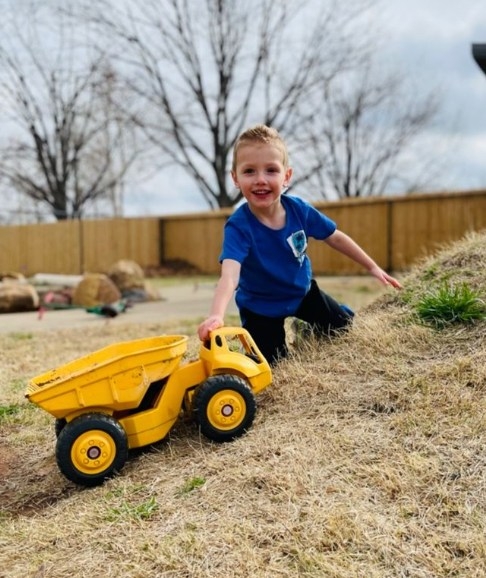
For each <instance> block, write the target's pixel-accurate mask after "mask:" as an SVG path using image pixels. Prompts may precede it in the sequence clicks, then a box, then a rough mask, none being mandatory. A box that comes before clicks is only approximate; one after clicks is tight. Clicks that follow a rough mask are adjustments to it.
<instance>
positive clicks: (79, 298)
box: [73, 273, 121, 307]
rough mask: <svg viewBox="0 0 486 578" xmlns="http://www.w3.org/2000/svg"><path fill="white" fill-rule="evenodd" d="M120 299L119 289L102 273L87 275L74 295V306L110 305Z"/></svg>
mask: <svg viewBox="0 0 486 578" xmlns="http://www.w3.org/2000/svg"><path fill="white" fill-rule="evenodd" d="M120 299H121V293H120V290H119V289H118V287H117V286H116V285H115V284H114V283H113V281H112V280H111V279H110V278H109V277H108V276H107V275H104V274H102V273H86V274H85V275H84V277H83V279H82V280H81V282H80V283H79V284H78V285H77V287H76V288H75V289H74V293H73V305H78V306H80V307H96V306H97V305H109V304H110V303H115V302H116V301H119V300H120Z"/></svg>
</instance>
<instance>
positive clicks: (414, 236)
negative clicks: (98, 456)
mask: <svg viewBox="0 0 486 578" xmlns="http://www.w3.org/2000/svg"><path fill="white" fill-rule="evenodd" d="M316 207H317V208H318V209H319V210H321V211H323V212H325V213H326V214H327V215H328V216H329V217H331V218H332V219H334V220H335V221H336V222H337V224H338V227H339V228H340V229H341V230H342V231H344V232H346V233H348V234H349V235H350V236H351V237H353V238H354V239H355V240H356V241H357V242H358V243H359V244H360V245H361V246H362V247H363V248H364V249H365V251H367V252H368V253H369V254H370V255H372V256H373V258H374V259H375V260H376V261H377V263H378V264H379V265H380V266H382V267H383V268H385V269H386V270H389V271H404V270H406V269H408V268H409V267H410V266H411V265H412V264H413V262H414V261H416V260H417V259H418V258H420V257H423V256H424V255H426V254H430V253H431V252H433V251H435V250H436V249H437V248H438V247H439V246H440V245H443V244H444V243H447V242H451V241H454V240H457V239H459V238H461V237H463V236H464V235H465V234H466V233H467V232H468V231H479V230H481V229H486V191H470V192H459V193H437V194H421V195H411V196H408V197H380V198H371V199H351V200H344V201H339V202H325V203H324V202H323V203H316ZM230 214H231V211H230V210H223V211H215V212H208V213H201V214H189V215H180V216H171V217H160V218H159V217H150V218H126V219H106V220H86V221H67V222H59V223H50V224H39V225H19V226H3V227H0V273H2V272H3V273H5V272H8V271H17V272H22V273H24V275H26V276H31V275H33V274H35V273H40V272H42V273H61V274H81V273H84V272H88V271H91V272H104V271H106V270H107V269H108V268H109V267H110V266H111V265H112V264H113V263H114V262H115V261H118V260H119V259H131V260H134V261H136V262H137V263H139V264H140V265H141V266H142V267H150V266H157V265H159V264H161V263H163V262H164V261H168V260H175V259H177V260H183V261H187V262H188V263H190V264H192V265H194V266H195V267H197V268H198V269H199V270H200V271H201V273H208V274H215V273H218V271H219V264H218V256H219V253H220V250H221V241H222V233H223V226H224V223H225V221H226V219H227V218H228V216H229V215H230ZM309 255H310V256H311V258H312V262H313V266H314V272H315V273H316V274H319V275H326V274H332V275H342V274H354V273H360V272H362V271H361V269H360V268H359V266H357V265H356V264H354V263H353V262H352V261H350V260H349V259H347V258H345V257H343V256H341V255H340V254H338V253H336V251H333V250H331V249H330V248H329V247H328V246H327V245H326V244H325V243H322V242H316V241H313V240H311V242H310V244H309Z"/></svg>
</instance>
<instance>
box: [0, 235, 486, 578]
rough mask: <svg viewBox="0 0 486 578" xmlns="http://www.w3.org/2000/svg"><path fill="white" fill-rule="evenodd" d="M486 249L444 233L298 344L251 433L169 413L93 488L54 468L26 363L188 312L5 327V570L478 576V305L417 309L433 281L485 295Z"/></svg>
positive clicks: (484, 525)
mask: <svg viewBox="0 0 486 578" xmlns="http://www.w3.org/2000/svg"><path fill="white" fill-rule="evenodd" d="M485 263H486V235H484V234H483V235H481V234H474V235H470V236H469V237H467V238H465V239H464V240H463V241H461V242H459V243H456V244H454V245H451V246H449V247H446V248H444V249H443V250H442V251H441V252H439V253H438V254H437V255H435V256H434V257H432V258H429V259H427V260H424V261H423V262H422V263H420V264H418V265H417V267H416V268H414V269H413V270H412V271H411V272H410V274H409V275H407V277H406V278H405V279H403V283H404V290H403V291H401V292H399V293H397V292H390V293H386V294H385V295H384V296H383V297H381V298H379V299H378V300H376V301H375V302H374V303H372V304H371V305H370V306H368V307H365V308H364V309H362V310H361V311H360V312H359V315H357V316H356V321H355V324H354V327H353V328H352V329H351V331H350V332H349V333H348V334H346V335H344V336H342V337H340V338H338V339H335V340H333V341H328V342H321V343H309V344H305V345H303V346H301V347H300V349H296V351H295V353H294V356H293V357H292V358H290V359H289V360H287V361H285V362H284V363H282V364H281V365H280V366H279V367H278V368H277V369H276V370H275V372H274V384H273V385H272V386H271V387H270V388H269V389H268V390H266V391H265V392H263V393H262V394H261V395H260V396H259V397H258V413H257V418H256V421H255V423H254V426H253V427H252V429H251V431H249V432H248V434H247V435H245V436H244V437H242V438H240V439H238V440H236V441H235V442H233V443H230V444H226V445H216V444H211V443H210V442H208V441H207V440H205V439H203V438H201V437H200V436H199V433H198V431H197V430H196V428H195V426H194V425H193V424H192V423H186V422H182V421H181V422H180V423H179V424H177V426H176V427H175V429H174V430H173V431H172V432H171V434H170V437H169V439H167V440H165V441H163V442H161V443H159V444H157V445H156V446H155V447H151V448H149V449H146V450H145V451H139V452H137V453H136V454H134V455H133V456H131V458H130V460H129V461H128V463H127V465H126V466H125V468H124V470H123V472H122V474H121V475H120V476H119V477H117V478H115V479H113V480H110V481H108V482H107V483H105V484H104V485H103V486H101V487H98V488H94V489H82V488H78V487H76V486H74V485H73V484H71V483H69V482H68V481H67V480H65V479H64V478H63V477H62V476H61V474H60V473H59V472H58V470H57V466H56V464H55V458H54V433H53V427H52V418H50V416H49V415H47V414H46V413H45V412H43V411H41V410H39V409H37V408H35V407H34V406H32V405H31V404H28V403H27V402H25V401H23V392H24V390H25V386H26V383H27V380H28V379H29V377H31V376H33V375H36V374H37V373H40V372H43V371H45V370H46V369H47V368H49V367H55V366H56V365H58V364H61V363H64V362H66V361H68V360H70V359H73V358H74V357H78V356H80V355H84V354H85V353H88V352H90V351H92V350H94V349H96V348H98V347H101V346H103V345H105V344H107V343H110V342H113V341H114V340H120V339H132V338H133V339H135V338H137V337H143V336H148V335H151V334H154V335H155V334H158V333H161V332H176V333H179V332H181V331H183V332H188V333H190V334H192V333H193V331H194V326H193V325H191V324H186V325H182V326H181V325H179V326H172V327H167V326H162V325H158V324H151V325H147V326H130V325H127V326H126V327H125V328H124V333H123V335H120V326H119V325H117V326H116V328H114V327H113V326H110V325H107V326H106V327H104V328H103V329H101V330H97V331H94V330H93V333H90V334H87V333H86V332H84V333H83V334H82V335H80V334H79V333H77V332H76V331H63V332H57V333H50V334H37V335H15V334H12V335H9V336H4V337H0V347H1V351H2V354H1V356H2V363H1V366H2V375H1V376H0V504H1V514H0V577H5V578H26V577H35V578H42V577H46V578H47V577H49V578H65V577H66V576H74V577H89V578H94V577H100V578H102V577H103V578H122V577H123V578H147V577H151V578H156V577H170V578H186V577H187V578H195V577H197V578H199V577H200V578H233V577H234V578H240V577H241V578H249V577H252V578H264V577H265V578H267V577H268V578H274V577H275V578H277V577H289V578H290V577H293V578H294V577H296V576H299V577H309V578H311V577H315V578H323V577H326V578H327V577H333V578H348V577H349V578H351V577H353V578H354V577H356V578H392V577H397V578H398V577H407V576H408V577H413V578H421V577H424V578H425V577H427V578H428V577H446V576H447V577H452V576H457V577H461V578H462V577H478V578H479V577H480V576H481V577H482V576H484V572H485V570H484V569H485V568H486V448H485V446H486V423H485V415H486V397H485V392H486V321H485V320H476V321H470V322H466V321H467V320H466V321H461V320H460V319H459V320H458V319H452V322H450V323H444V324H441V323H436V322H434V319H435V320H437V318H434V317H432V318H428V319H425V320H424V319H421V318H420V317H419V315H418V313H417V311H418V310H420V305H421V304H422V305H423V302H424V299H425V298H426V297H427V296H431V295H432V296H433V295H436V294H437V292H440V291H441V290H444V288H445V287H449V288H461V287H467V288H469V289H470V290H471V292H472V293H473V295H476V294H479V295H482V297H483V298H484V297H485V293H486V289H485V287H486V267H485ZM477 303H479V305H480V306H481V307H482V306H483V305H484V302H483V303H481V302H477ZM0 322H1V319H0ZM190 347H191V354H192V353H194V352H195V351H196V350H197V343H196V341H195V339H194V338H192V339H191V346H190ZM47 360H48V362H47V363H46V361H47ZM46 365H47V367H46Z"/></svg>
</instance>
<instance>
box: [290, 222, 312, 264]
mask: <svg viewBox="0 0 486 578" xmlns="http://www.w3.org/2000/svg"><path fill="white" fill-rule="evenodd" d="M287 243H288V244H289V245H290V248H291V249H292V253H293V254H294V256H295V258H296V259H297V260H298V261H299V263H300V264H301V265H302V263H303V262H304V258H305V250H306V249H307V237H306V236H305V233H304V231H303V230H300V231H296V232H295V233H292V234H291V235H289V236H288V237H287Z"/></svg>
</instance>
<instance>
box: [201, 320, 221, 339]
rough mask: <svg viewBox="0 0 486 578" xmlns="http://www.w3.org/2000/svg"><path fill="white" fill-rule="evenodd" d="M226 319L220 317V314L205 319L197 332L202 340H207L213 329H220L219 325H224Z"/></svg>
mask: <svg viewBox="0 0 486 578" xmlns="http://www.w3.org/2000/svg"><path fill="white" fill-rule="evenodd" d="M223 325H224V319H223V318H222V317H219V315H211V317H208V318H207V319H206V320H205V321H203V322H202V323H201V325H199V327H198V329H197V334H198V336H199V339H200V340H201V341H206V339H208V337H209V333H210V332H211V331H213V329H218V328H219V327H223Z"/></svg>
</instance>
